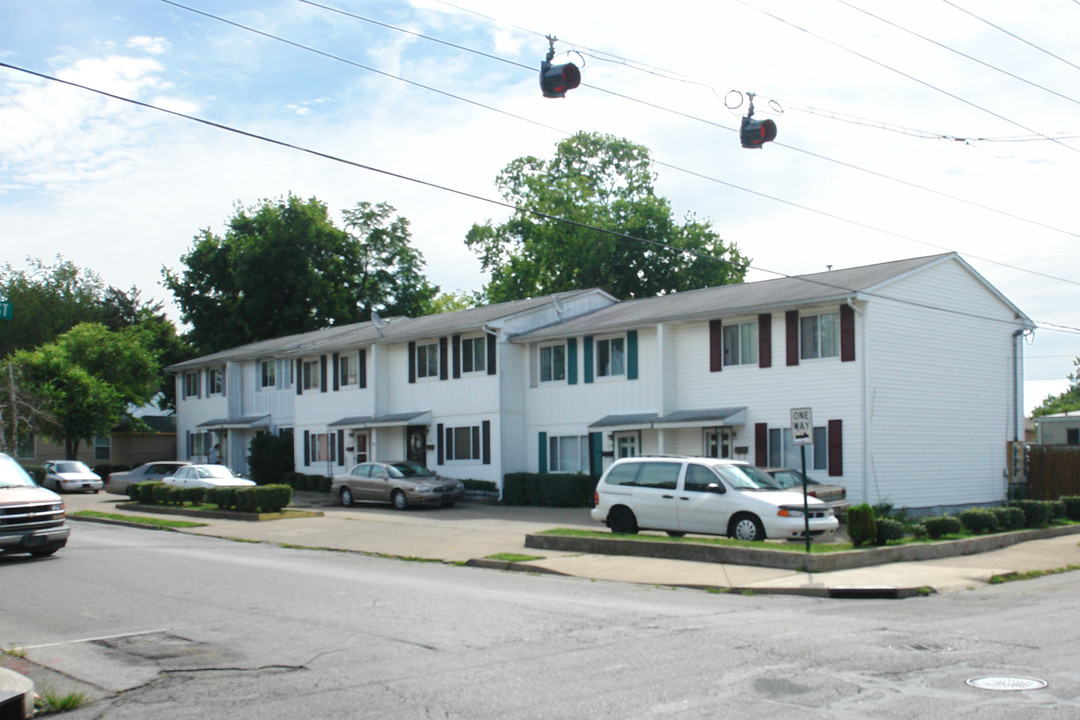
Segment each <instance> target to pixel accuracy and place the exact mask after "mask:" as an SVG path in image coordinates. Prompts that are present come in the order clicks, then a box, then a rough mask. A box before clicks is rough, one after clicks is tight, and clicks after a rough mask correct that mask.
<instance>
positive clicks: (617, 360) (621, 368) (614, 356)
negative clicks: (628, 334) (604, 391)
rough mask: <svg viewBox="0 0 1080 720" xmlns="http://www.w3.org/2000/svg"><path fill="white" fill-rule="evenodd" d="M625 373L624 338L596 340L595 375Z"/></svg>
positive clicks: (605, 375) (604, 375) (606, 375)
mask: <svg viewBox="0 0 1080 720" xmlns="http://www.w3.org/2000/svg"><path fill="white" fill-rule="evenodd" d="M625 373H626V339H625V338H621V337H620V338H608V339H605V340H597V341H596V376H597V377H612V376H615V375H623V374H625Z"/></svg>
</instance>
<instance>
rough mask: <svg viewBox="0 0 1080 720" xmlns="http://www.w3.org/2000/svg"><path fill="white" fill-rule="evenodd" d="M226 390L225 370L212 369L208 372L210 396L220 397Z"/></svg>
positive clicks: (207, 384)
mask: <svg viewBox="0 0 1080 720" xmlns="http://www.w3.org/2000/svg"><path fill="white" fill-rule="evenodd" d="M224 389H225V370H224V369H222V368H210V369H209V370H207V371H206V393H207V394H208V395H220V394H221V393H222V391H223V390H224Z"/></svg>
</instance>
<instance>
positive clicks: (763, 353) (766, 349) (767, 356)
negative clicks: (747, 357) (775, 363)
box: [757, 313, 772, 368]
mask: <svg viewBox="0 0 1080 720" xmlns="http://www.w3.org/2000/svg"><path fill="white" fill-rule="evenodd" d="M757 363H758V367H759V368H769V367H772V313H762V314H761V315H758V316H757Z"/></svg>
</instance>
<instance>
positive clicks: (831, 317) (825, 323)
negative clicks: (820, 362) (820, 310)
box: [799, 312, 840, 360]
mask: <svg viewBox="0 0 1080 720" xmlns="http://www.w3.org/2000/svg"><path fill="white" fill-rule="evenodd" d="M838 355H840V313H838V312H834V313H824V314H822V315H805V316H803V317H800V318H799V356H800V357H801V358H802V359H803V360H810V359H813V358H825V357H837V356H838Z"/></svg>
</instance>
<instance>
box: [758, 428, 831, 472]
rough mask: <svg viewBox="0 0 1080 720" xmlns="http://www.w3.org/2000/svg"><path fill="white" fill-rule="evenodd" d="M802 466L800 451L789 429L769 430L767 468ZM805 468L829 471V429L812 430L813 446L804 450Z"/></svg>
mask: <svg viewBox="0 0 1080 720" xmlns="http://www.w3.org/2000/svg"><path fill="white" fill-rule="evenodd" d="M801 465H802V451H801V450H800V449H799V446H798V445H795V444H794V442H793V441H792V437H791V428H769V466H770V467H794V468H798V467H801ZM806 465H807V468H808V469H809V468H813V469H814V470H828V469H829V429H828V428H827V427H825V426H824V425H822V426H821V427H815V428H814V444H813V445H812V446H810V447H808V448H806Z"/></svg>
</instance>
